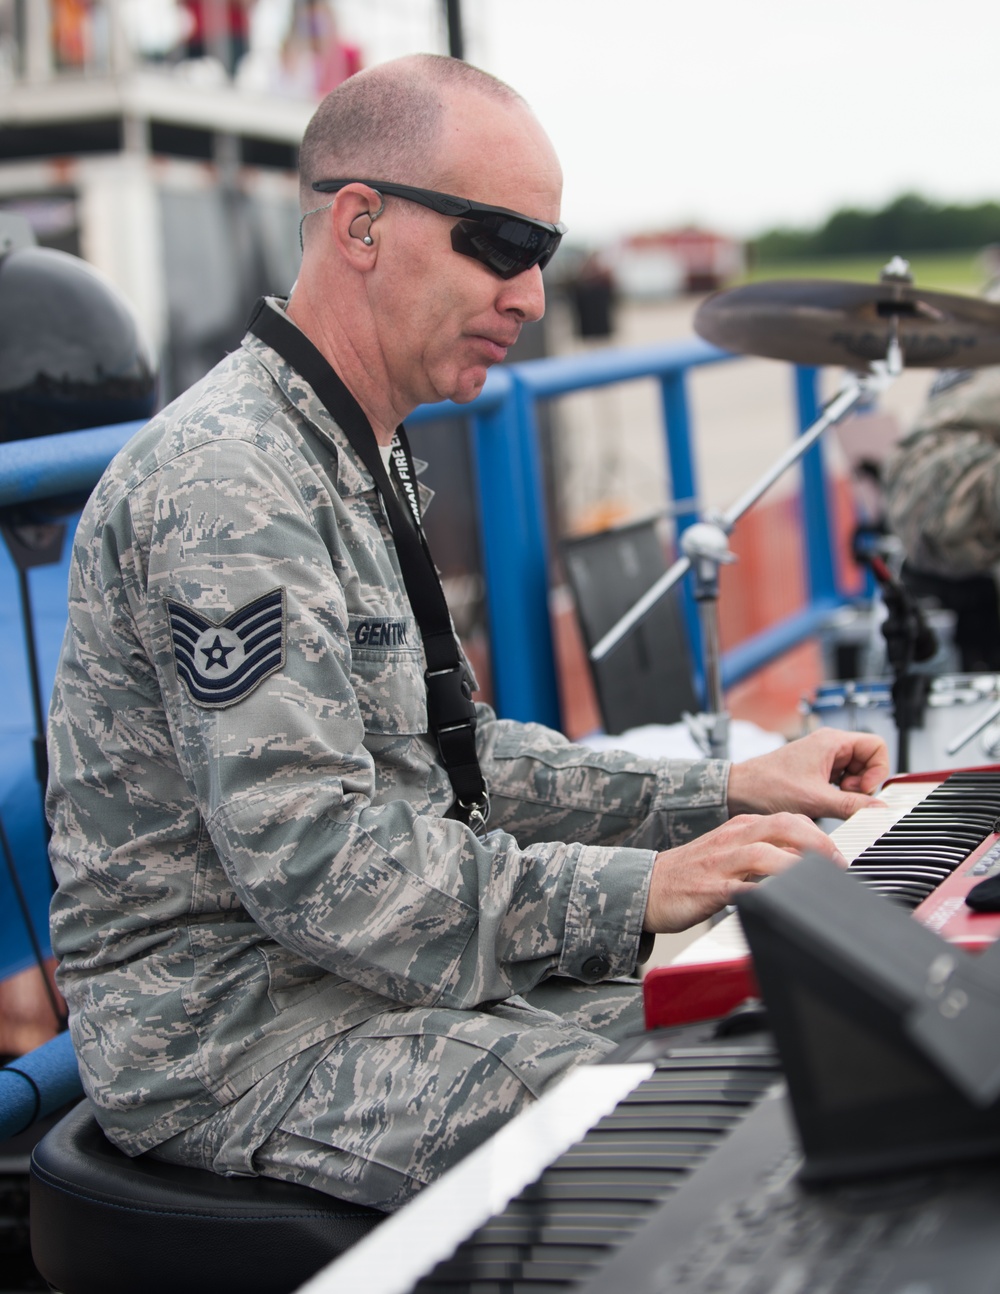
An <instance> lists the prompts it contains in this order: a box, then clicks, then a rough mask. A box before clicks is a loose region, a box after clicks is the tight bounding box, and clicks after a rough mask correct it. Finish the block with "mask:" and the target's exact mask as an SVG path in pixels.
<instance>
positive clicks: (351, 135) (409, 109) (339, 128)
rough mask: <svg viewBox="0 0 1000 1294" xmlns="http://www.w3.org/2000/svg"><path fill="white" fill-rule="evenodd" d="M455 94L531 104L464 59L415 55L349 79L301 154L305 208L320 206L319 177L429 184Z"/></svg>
mask: <svg viewBox="0 0 1000 1294" xmlns="http://www.w3.org/2000/svg"><path fill="white" fill-rule="evenodd" d="M455 91H470V92H473V93H476V94H481V95H483V96H484V97H485V98H488V99H491V100H493V101H494V102H498V103H503V104H507V105H509V106H511V107H514V106H515V105H516V106H519V107H521V108H524V109H525V110H526V111H528V107H527V104H526V103H525V102H524V100H523V99H522V98H521V96H520V95H519V94H518V93H517V91H516V90H513V89H511V87H510V86H509V85H506V84H505V83H504V82H503V81H499V80H497V78H496V77H494V76H490V74H489V73H488V72H483V71H481V70H480V69H479V68H476V67H472V66H471V64H469V63H465V62H463V61H462V60H461V59H457V58H447V57H445V56H443V55H440V54H411V55H408V56H407V57H405V58H398V59H394V60H393V61H392V62H389V63H380V64H379V65H378V66H376V67H372V68H368V69H367V70H366V71H364V72H358V73H356V74H355V75H354V76H352V77H349V78H348V79H347V80H346V81H344V82H343V83H342V84H340V85H338V86H337V88H336V89H335V90H333V91H332V92H331V93H330V94H328V95H327V96H326V98H325V99H324V100H323V101H322V103H321V104H320V105H319V107H318V108H317V109H316V112H315V113H314V114H313V117H312V120H311V121H310V122H309V125H308V127H307V128H306V132H305V135H304V136H303V139H302V146H301V148H300V150H299V177H300V187H299V196H300V203H301V207H302V210H303V211H308V210H309V209H310V208H312V207H315V206H316V200H317V195H316V194H315V193H314V192H313V189H312V185H313V182H314V181H315V180H321V179H331V178H340V177H342V178H347V177H349V176H357V177H359V178H363V179H378V180H394V181H395V182H396V183H397V184H426V183H427V182H428V178H429V177H431V176H432V175H433V170H434V165H435V162H436V161H437V160H438V157H437V154H438V144H439V142H440V139H441V134H442V131H443V128H444V123H445V115H446V110H447V103H446V99H447V98H449V97H450V96H451V95H452V94H453V93H454V92H455Z"/></svg>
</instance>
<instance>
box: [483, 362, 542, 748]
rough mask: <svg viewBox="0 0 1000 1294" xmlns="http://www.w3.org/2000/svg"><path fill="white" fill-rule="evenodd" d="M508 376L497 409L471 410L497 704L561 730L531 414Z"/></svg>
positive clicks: (511, 714) (509, 714)
mask: <svg viewBox="0 0 1000 1294" xmlns="http://www.w3.org/2000/svg"><path fill="white" fill-rule="evenodd" d="M511 374H512V370H504V371H503V377H504V378H505V379H506V380H505V383H504V392H503V398H502V400H501V401H500V402H499V403H498V404H496V405H492V406H490V407H489V408H487V409H484V410H483V411H482V412H480V411H478V410H474V411H473V427H474V448H475V455H474V461H475V469H476V476H477V483H478V492H479V524H480V537H481V542H482V550H483V575H484V578H485V582H486V607H487V614H488V616H489V632H490V661H491V667H492V671H493V692H494V700H495V703H496V709H497V712H498V713H499V714H501V715H502V716H503V717H504V718H508V719H523V720H526V721H528V720H535V721H537V722H539V723H544V724H547V725H548V726H549V727H552V728H558V727H559V690H558V683H557V681H556V669H555V652H554V649H553V644H552V624H551V621H550V618H549V588H548V573H547V561H546V555H547V549H548V544H547V540H546V535H545V505H544V500H543V497H542V485H541V472H540V469H539V465H538V461H537V452H538V451H537V435H536V431H535V417H534V408H533V404H532V401H531V400H530V398H529V397H528V395H527V392H526V391H525V390H524V388H523V386H522V385H521V383H519V382H517V381H516V380H514V379H513V378H512V376H511ZM493 376H494V375H491V378H492V377H493ZM496 376H499V374H497V375H496ZM491 389H492V387H491Z"/></svg>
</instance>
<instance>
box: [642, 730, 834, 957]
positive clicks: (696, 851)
mask: <svg viewBox="0 0 1000 1294" xmlns="http://www.w3.org/2000/svg"><path fill="white" fill-rule="evenodd" d="M762 758H765V759H766V758H767V756H763V757H762ZM806 850H810V851H812V852H813V853H818V854H825V855H826V856H827V857H828V858H831V859H832V860H833V861H834V862H835V863H839V864H840V866H841V867H846V866H847V859H846V858H844V856H843V854H841V853H840V851H839V850H838V849H837V847H836V846H835V845H834V843H833V841H832V840H831V839H830V837H829V836H828V835H827V834H826V832H825V831H821V830H820V828H819V827H817V826H816V824H815V823H814V822H811V821H810V820H809V819H808V818H807V817H805V816H803V815H802V814H801V813H772V814H768V815H766V816H762V815H759V814H749V813H746V814H741V815H740V816H739V817H737V818H731V819H730V820H729V822H726V823H724V824H723V825H722V826H721V827H716V829H715V830H714V831H708V832H706V833H705V835H703V836H699V837H698V838H697V840H692V841H691V842H690V843H689V844H687V845H678V847H677V848H676V849H668V850H666V851H665V852H663V853H661V854H657V855H656V860H655V862H654V863H653V876H652V880H651V881H650V886H649V897H648V899H647V901H646V915H645V918H644V920H643V923H642V924H643V929H644V930H652V931H654V932H655V933H657V934H668V933H671V932H673V931H677V930H686V929H687V928H688V926H693V925H695V924H696V923H697V922H698V921H704V920H705V919H706V917H710V916H711V915H712V914H713V913H714V912H718V910H719V909H720V908H724V907H725V906H726V904H727V903H732V901H733V897H734V896H735V895H736V894H738V893H739V892H740V891H741V890H746V889H749V888H750V886H751V884H752V882H753V881H754V880H757V879H759V878H760V877H762V876H773V875H775V874H776V873H778V872H783V871H785V870H786V868H789V867H791V865H792V864H793V863H795V862H798V860H799V858H800V857H801V855H802V854H803V853H805V852H806Z"/></svg>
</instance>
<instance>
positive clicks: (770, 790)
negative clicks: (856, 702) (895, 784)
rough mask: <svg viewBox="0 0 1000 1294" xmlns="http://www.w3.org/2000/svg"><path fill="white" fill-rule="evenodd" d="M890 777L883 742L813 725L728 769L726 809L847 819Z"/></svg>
mask: <svg viewBox="0 0 1000 1294" xmlns="http://www.w3.org/2000/svg"><path fill="white" fill-rule="evenodd" d="M888 776H889V754H888V751H887V750H886V745H885V742H884V741H883V740H882V738H881V737H876V736H875V735H874V734H873V733H870V732H845V731H841V730H840V729H838V728H817V729H816V731H815V732H811V733H810V734H809V735H808V737H800V738H799V740H798V741H790V742H789V743H788V745H787V746H782V747H780V748H779V749H778V750H772V751H769V752H768V753H767V754H766V755H758V756H756V758H754V759H747V760H745V761H744V762H743V763H741V764H734V765H733V766H732V768H731V769H730V772H729V812H730V813H734V814H736V813H778V812H780V811H781V810H783V809H786V810H789V811H790V812H792V813H804V814H806V815H807V816H808V817H810V818H849V817H850V816H851V814H852V813H856V812H857V810H858V809H862V808H864V807H865V806H866V805H869V804H872V803H878V801H877V800H873V799H872V796H873V793H874V792H875V791H877V790H878V788H879V787H880V786H881V785H882V783H883V782H884V781H885V779H886V778H887V777H888Z"/></svg>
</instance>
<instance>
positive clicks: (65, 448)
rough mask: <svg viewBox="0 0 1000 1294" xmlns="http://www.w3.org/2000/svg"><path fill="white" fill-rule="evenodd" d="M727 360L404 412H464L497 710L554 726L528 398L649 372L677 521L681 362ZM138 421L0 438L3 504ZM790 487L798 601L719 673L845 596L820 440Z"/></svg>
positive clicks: (561, 380) (687, 508)
mask: <svg viewBox="0 0 1000 1294" xmlns="http://www.w3.org/2000/svg"><path fill="white" fill-rule="evenodd" d="M736 359H737V357H735V356H733V355H731V354H729V353H728V352H726V351H722V350H719V349H718V348H717V347H715V346H711V345H709V344H708V343H706V342H702V341H699V340H691V341H687V342H681V343H671V344H663V345H657V346H647V347H642V348H634V349H627V350H626V349H622V350H606V351H599V352H589V353H588V354H587V355H585V356H575V357H559V358H551V359H541V360H531V361H528V362H526V363H522V364H513V365H510V366H508V367H505V368H500V369H493V370H492V371H491V373H490V374H489V378H488V380H487V382H486V385H485V387H484V389H483V391H482V393H481V394H480V395H479V396H478V397H477V398H476V400H474V401H472V402H471V403H470V404H467V405H455V404H451V403H445V404H438V405H425V406H423V407H422V408H420V409H418V410H417V411H416V412H415V413H414V414H413V416H412V418H411V419H410V421H411V422H412V423H415V424H417V423H420V422H422V421H427V420H430V419H436V418H441V417H456V418H468V419H470V421H471V427H472V437H473V444H474V461H475V469H476V480H477V490H478V495H479V517H480V526H481V542H482V554H483V566H484V576H485V584H486V598H487V611H488V615H489V623H490V643H491V666H492V674H493V686H494V694H495V698H496V704H497V709H498V711H499V712H500V713H501V714H502V715H505V716H507V717H511V718H517V719H524V720H536V721H538V722H541V723H546V724H548V725H550V726H552V727H558V726H559V723H560V715H559V702H558V689H557V686H556V672H555V658H554V652H553V645H552V629H551V622H550V615H549V554H548V551H547V549H548V544H547V527H546V517H545V504H544V490H543V482H542V472H541V466H540V462H539V441H538V430H537V420H536V414H537V407H538V403H539V402H540V401H543V400H552V399H557V398H559V397H560V396H563V395H566V394H569V393H570V392H573V391H580V390H585V389H588V388H594V387H600V386H607V385H610V384H612V383H618V382H626V381H633V380H636V379H641V378H650V377H652V378H655V379H657V380H658V381H659V383H660V388H661V400H662V407H663V422H664V437H665V445H664V448H665V454H666V457H667V460H668V463H669V468H670V482H671V495H672V502H673V505H674V507H675V509H677V513H676V515H677V526H678V529H679V530H681V531H682V530H683V529H684V528H686V526H688V525H690V524H691V523H692V522H693V521H694V520H696V519H697V518H696V514H695V512H694V511H693V508H692V504H694V503H696V502H697V500H698V487H697V476H696V470H695V457H694V453H693V446H692V423H691V416H690V406H689V401H688V395H687V389H686V379H687V374H688V372H689V371H690V370H691V369H693V368H697V367H702V366H705V365H711V364H717V363H726V362H733V361H734V360H736ZM792 371H793V373H794V386H793V392H794V400H795V401H796V403H797V408H798V425H799V428H800V429H805V428H806V427H808V426H810V425H811V424H812V423H813V422H814V421H815V418H816V413H817V410H818V395H817V375H816V371H815V370H813V369H795V370H792ZM140 425H141V424H139V423H124V424H121V425H120V426H115V427H102V428H96V429H93V430H87V431H79V432H71V433H67V434H64V435H59V436H49V437H39V438H37V439H35V440H28V441H20V442H16V443H11V444H6V445H0V507H3V506H6V505H9V504H13V503H19V502H27V501H33V500H41V499H46V498H52V497H56V496H65V495H72V494H76V493H79V492H80V491H83V490H89V489H90V488H91V487H92V486H93V485H94V484H95V483H96V481H97V479H98V477H99V476H100V474H101V472H102V471H103V470H104V468H105V466H106V465H107V463H108V462H109V461H110V459H111V458H112V456H113V455H114V453H115V452H116V451H117V450H118V449H119V448H120V447H121V445H123V444H124V443H125V441H126V440H127V439H128V438H129V436H130V435H132V433H133V432H134V431H136V430H137V429H138V427H139V426H140ZM801 498H802V513H803V528H804V536H805V563H806V583H807V590H808V598H807V604H806V606H805V608H804V609H803V610H801V611H799V612H797V613H795V614H794V615H792V616H789V617H787V618H786V619H785V620H782V621H781V622H779V623H778V624H775V625H773V626H771V627H770V628H769V629H767V630H766V631H764V632H763V633H761V634H758V635H756V636H755V637H754V638H752V639H749V640H748V641H746V642H744V643H742V644H740V646H739V647H737V648H735V649H733V650H732V651H730V652H728V653H726V655H725V656H724V658H723V682H724V684H725V685H726V686H729V685H731V684H733V683H735V682H737V681H739V680H740V679H741V678H744V677H746V676H747V675H748V674H750V673H752V672H753V671H754V670H756V669H759V668H760V667H761V666H762V665H764V664H766V663H767V662H768V661H770V660H773V659H774V658H775V657H776V656H778V655H780V654H781V653H782V652H784V651H787V650H788V649H789V648H790V647H792V646H794V645H795V644H797V643H799V642H801V641H803V640H804V639H805V638H808V637H809V636H811V635H813V634H815V633H816V632H817V631H818V630H819V629H820V628H821V627H822V625H823V624H824V622H825V621H826V620H827V618H828V617H829V615H830V612H831V611H832V610H833V609H834V608H835V607H836V606H838V605H841V604H842V603H843V602H844V601H846V600H847V599H846V595H845V594H844V593H843V592H842V591H841V590H840V589H839V587H838V585H837V579H836V568H835V563H834V560H833V551H834V546H833V543H832V541H831V528H830V511H829V502H828V497H827V480H826V474H825V472H824V468H823V461H822V454H821V448H820V446H819V445H816V446H814V447H813V448H812V449H810V450H809V451H808V453H807V454H806V455H805V457H804V458H803V486H802V494H801ZM688 612H689V624H690V627H691V631H692V640H693V642H694V643H695V645H696V647H697V644H698V632H697V619H696V617H695V616H694V615H693V608H691V606H690V604H689V605H688Z"/></svg>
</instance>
